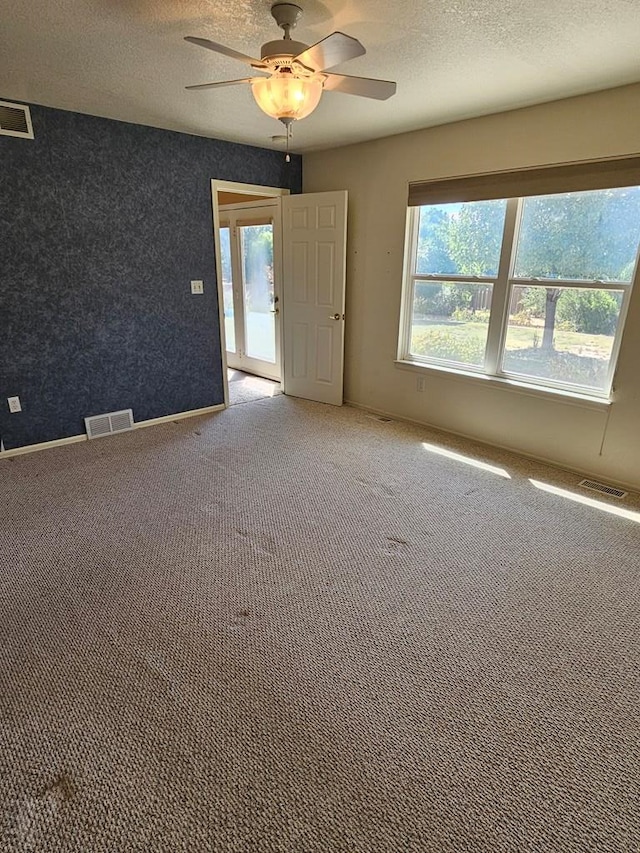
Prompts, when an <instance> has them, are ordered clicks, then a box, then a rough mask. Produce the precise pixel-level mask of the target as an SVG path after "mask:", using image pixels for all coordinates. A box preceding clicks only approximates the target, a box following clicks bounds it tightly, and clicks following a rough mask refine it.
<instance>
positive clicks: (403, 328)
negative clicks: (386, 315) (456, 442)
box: [398, 187, 640, 401]
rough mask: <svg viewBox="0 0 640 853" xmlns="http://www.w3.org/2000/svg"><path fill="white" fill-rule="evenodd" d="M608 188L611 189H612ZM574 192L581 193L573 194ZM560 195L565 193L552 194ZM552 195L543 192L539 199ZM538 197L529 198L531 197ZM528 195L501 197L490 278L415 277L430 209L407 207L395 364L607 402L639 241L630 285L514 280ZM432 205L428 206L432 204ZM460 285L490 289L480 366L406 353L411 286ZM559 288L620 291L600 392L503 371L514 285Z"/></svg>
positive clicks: (637, 262) (636, 267)
mask: <svg viewBox="0 0 640 853" xmlns="http://www.w3.org/2000/svg"><path fill="white" fill-rule="evenodd" d="M611 189H616V188H615V187H612V188H611ZM576 192H580V191H579V190H576ZM557 194H558V195H563V194H565V193H557ZM547 195H556V193H543V194H542V196H547ZM542 196H532V197H533V198H536V197H542ZM527 197H528V196H521V197H518V198H509V199H506V210H505V219H504V227H503V233H502V245H501V249H500V260H499V264H498V272H497V275H496V276H495V277H488V276H459V275H441V274H428V275H425V274H419V273H417V272H416V266H417V260H418V231H419V219H420V208H421V207H428V206H429V205H415V206H409V207H408V208H407V219H406V226H405V238H406V239H405V257H404V264H403V282H402V299H401V308H400V327H399V334H398V361H399V362H401V363H403V364H405V365H406V364H411V365H416V366H421V367H428V368H435V369H438V368H441V369H443V370H445V371H446V372H449V373H459V374H463V375H464V374H466V375H470V376H474V375H475V376H478V377H480V378H483V379H487V378H488V379H497V380H503V381H507V382H508V383H514V384H517V385H522V386H529V387H532V388H534V389H536V390H540V391H543V392H544V391H550V392H552V393H556V394H557V393H560V394H566V395H572V396H580V397H586V398H590V399H594V400H600V401H607V400H610V399H611V394H612V391H613V382H614V378H615V371H616V367H617V363H618V355H619V352H620V347H621V344H622V337H623V333H624V327H625V324H626V320H627V314H628V309H629V302H630V300H631V294H632V291H633V288H634V284H635V282H636V279H637V278H638V273H639V270H640V238H639V240H638V249H637V252H636V258H635V265H634V268H633V273H632V275H631V278H630V281H628V282H621V281H606V282H604V281H598V280H593V281H590V280H577V279H571V280H566V279H537V278H518V277H516V276H515V275H514V272H515V264H516V259H517V248H518V236H519V232H520V225H521V222H522V214H523V209H524V202H525V199H526V198H527ZM436 204H437V202H434V205H433V206H436ZM420 281H427V282H434V283H435V282H442V283H445V282H452V283H456V282H460V283H469V284H480V285H481V284H490V285H491V286H492V294H491V307H490V313H489V328H488V332H487V341H486V346H485V357H484V364H483V365H472V364H465V363H463V362H456V361H452V360H450V359H440V358H435V357H429V356H418V355H414V354H413V353H411V335H412V328H413V302H414V295H415V287H416V282H420ZM518 286H520V287H527V286H530V287H545V286H548V287H558V288H575V289H582V290H586V289H593V290H612V291H622V302H621V306H620V314H619V317H618V323H617V325H616V330H615V333H614V336H613V343H612V348H611V356H610V358H609V365H608V369H607V379H606V383H605V385H604V387H603V388H593V387H591V386H586V385H578V384H573V383H568V382H561V381H558V380H552V379H545V378H543V377H535V376H528V375H526V374H521V373H514V372H512V371H508V370H505V369H504V367H503V365H504V357H505V347H506V340H507V333H508V326H509V305H510V303H511V294H512V292H513V288H514V287H518Z"/></svg>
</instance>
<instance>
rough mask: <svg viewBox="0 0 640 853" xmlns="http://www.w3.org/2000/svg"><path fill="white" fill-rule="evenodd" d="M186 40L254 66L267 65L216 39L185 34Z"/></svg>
mask: <svg viewBox="0 0 640 853" xmlns="http://www.w3.org/2000/svg"><path fill="white" fill-rule="evenodd" d="M184 40H185V41H188V42H190V43H191V44H197V45H198V46H199V47H206V48H207V50H213V51H215V52H216V53H222V54H223V55H224V56H230V57H231V59H239V60H240V62H244V63H246V64H247V65H251V66H252V67H253V68H266V67H267V66H266V65H265V64H264V62H262V60H260V59H254V58H253V57H252V56H247V54H246V53H240V52H239V51H238V50H234V49H233V48H232V47H226V45H224V44H218V42H216V41H210V40H209V39H201V38H198V37H197V36H185V37H184Z"/></svg>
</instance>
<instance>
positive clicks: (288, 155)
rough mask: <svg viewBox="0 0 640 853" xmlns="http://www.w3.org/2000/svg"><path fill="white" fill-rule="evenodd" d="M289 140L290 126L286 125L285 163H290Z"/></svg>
mask: <svg viewBox="0 0 640 853" xmlns="http://www.w3.org/2000/svg"><path fill="white" fill-rule="evenodd" d="M290 139H291V125H290V124H288V125H287V153H286V155H285V158H284V162H285V163H290V162H291V155H290V154H289V140H290Z"/></svg>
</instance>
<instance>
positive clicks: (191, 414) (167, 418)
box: [133, 403, 227, 429]
mask: <svg viewBox="0 0 640 853" xmlns="http://www.w3.org/2000/svg"><path fill="white" fill-rule="evenodd" d="M226 408H227V407H226V406H225V404H224V403H219V404H218V405H217V406H205V407H204V409H189V411H188V412H178V414H177V415H163V416H162V417H161V418H151V419H150V420H148V421H138V422H137V423H135V424H134V425H133V428H134V429H141V428H142V427H149V426H155V425H156V424H168V423H171V421H181V420H183V419H184V418H195V417H197V416H198V415H211V414H213V413H214V412H221V411H222V410H223V409H226Z"/></svg>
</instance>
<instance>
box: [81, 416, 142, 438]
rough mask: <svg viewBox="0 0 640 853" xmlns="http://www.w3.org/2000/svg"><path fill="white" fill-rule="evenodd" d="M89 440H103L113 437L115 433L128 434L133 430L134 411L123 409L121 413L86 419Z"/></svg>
mask: <svg viewBox="0 0 640 853" xmlns="http://www.w3.org/2000/svg"><path fill="white" fill-rule="evenodd" d="M84 424H85V427H86V429H87V435H88V436H89V438H102V437H103V436H105V435H113V433H114V432H126V431H127V430H130V429H133V427H134V423H133V411H132V410H131V409H123V410H122V411H121V412H107V414H105V415H93V416H92V417H90V418H85V419H84Z"/></svg>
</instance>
